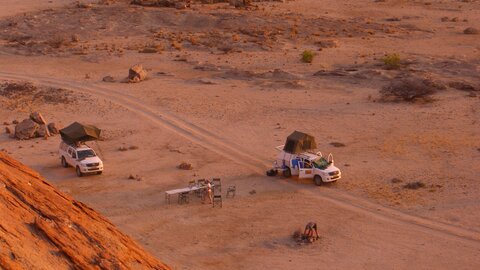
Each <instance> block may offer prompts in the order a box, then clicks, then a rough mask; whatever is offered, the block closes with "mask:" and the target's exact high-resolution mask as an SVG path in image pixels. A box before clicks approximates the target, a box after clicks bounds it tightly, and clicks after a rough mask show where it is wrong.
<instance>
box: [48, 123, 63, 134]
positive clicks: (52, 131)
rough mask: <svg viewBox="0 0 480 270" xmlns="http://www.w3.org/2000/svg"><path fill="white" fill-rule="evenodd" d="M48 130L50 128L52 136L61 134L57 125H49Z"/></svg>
mask: <svg viewBox="0 0 480 270" xmlns="http://www.w3.org/2000/svg"><path fill="white" fill-rule="evenodd" d="M47 128H48V131H49V132H50V134H52V135H55V134H58V133H60V132H59V128H58V127H57V125H56V124H55V123H50V124H48V125H47Z"/></svg>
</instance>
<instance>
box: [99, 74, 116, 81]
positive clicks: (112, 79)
mask: <svg viewBox="0 0 480 270" xmlns="http://www.w3.org/2000/svg"><path fill="white" fill-rule="evenodd" d="M102 81H104V82H115V78H114V77H113V76H110V75H108V76H105V77H103V79H102Z"/></svg>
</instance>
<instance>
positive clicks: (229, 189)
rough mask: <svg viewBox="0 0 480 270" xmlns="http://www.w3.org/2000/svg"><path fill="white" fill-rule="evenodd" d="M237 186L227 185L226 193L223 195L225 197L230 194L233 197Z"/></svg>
mask: <svg viewBox="0 0 480 270" xmlns="http://www.w3.org/2000/svg"><path fill="white" fill-rule="evenodd" d="M236 190H237V188H236V187H235V186H229V187H228V188H227V195H226V196H225V198H228V197H229V196H232V198H233V197H235V192H236Z"/></svg>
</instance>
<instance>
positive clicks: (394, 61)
mask: <svg viewBox="0 0 480 270" xmlns="http://www.w3.org/2000/svg"><path fill="white" fill-rule="evenodd" d="M400 61H401V59H400V55H398V54H396V53H392V54H387V55H385V56H384V57H383V58H382V62H383V64H385V67H387V68H388V69H397V68H400Z"/></svg>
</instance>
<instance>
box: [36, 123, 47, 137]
mask: <svg viewBox="0 0 480 270" xmlns="http://www.w3.org/2000/svg"><path fill="white" fill-rule="evenodd" d="M35 136H36V137H39V138H44V137H50V132H48V128H47V126H46V125H40V126H39V127H38V129H37V132H35Z"/></svg>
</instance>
